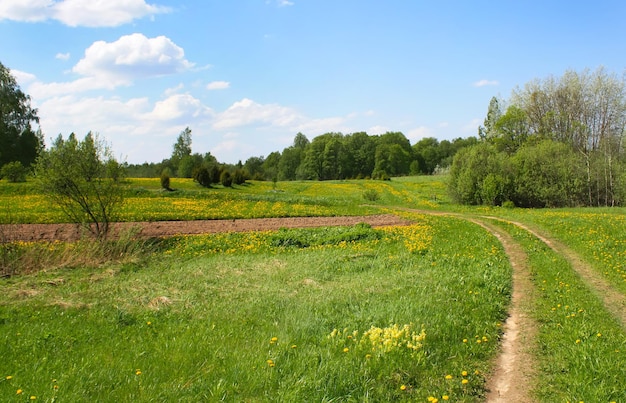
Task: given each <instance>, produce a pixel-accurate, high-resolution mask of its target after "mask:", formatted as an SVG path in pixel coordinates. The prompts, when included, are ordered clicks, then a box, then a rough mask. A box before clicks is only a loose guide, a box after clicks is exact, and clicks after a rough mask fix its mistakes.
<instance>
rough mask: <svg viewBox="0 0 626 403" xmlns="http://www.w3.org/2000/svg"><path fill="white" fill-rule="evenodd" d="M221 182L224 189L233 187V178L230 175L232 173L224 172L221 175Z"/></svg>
mask: <svg viewBox="0 0 626 403" xmlns="http://www.w3.org/2000/svg"><path fill="white" fill-rule="evenodd" d="M220 182H221V183H222V186H224V187H227V188H229V187H231V186H232V185H233V177H232V175H231V174H230V172H228V171H223V172H222V174H221V175H220Z"/></svg>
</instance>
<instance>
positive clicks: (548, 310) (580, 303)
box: [499, 224, 626, 402]
mask: <svg viewBox="0 0 626 403" xmlns="http://www.w3.org/2000/svg"><path fill="white" fill-rule="evenodd" d="M499 225H503V224H499ZM508 230H509V231H510V232H511V233H512V234H513V235H514V237H515V239H516V240H517V241H519V242H521V243H522V245H523V246H524V248H525V250H526V252H527V253H528V255H529V263H530V266H531V270H532V278H533V283H534V285H535V289H536V292H537V296H538V298H537V299H536V300H535V301H534V309H533V311H532V315H533V317H534V319H535V320H536V321H537V322H538V324H539V329H538V330H539V334H538V350H537V351H536V354H535V359H536V360H537V361H538V369H539V374H538V375H539V376H537V383H538V384H537V385H536V387H535V392H536V394H537V398H538V400H539V401H544V402H553V401H559V402H566V401H567V402H583V401H584V402H620V401H623V400H624V398H625V397H626V394H625V392H624V383H623V377H622V370H621V369H622V368H625V367H626V334H625V333H624V330H623V328H622V327H621V325H620V324H619V323H618V322H617V321H616V319H615V318H613V317H612V316H611V315H610V314H609V313H608V312H607V310H606V309H605V308H604V306H603V304H602V302H601V301H600V299H599V298H598V297H597V296H596V295H595V294H594V292H592V291H591V290H590V289H589V288H588V287H587V286H586V285H585V284H584V283H583V282H582V281H581V279H580V277H579V276H578V275H577V274H576V273H575V272H574V271H573V270H572V268H571V266H570V265H569V264H568V262H567V261H566V260H565V259H564V258H563V257H561V256H559V255H557V254H556V253H554V252H553V251H552V250H551V249H549V248H548V247H547V246H546V245H545V244H544V243H543V242H541V241H539V240H538V239H536V238H534V237H533V236H532V235H530V234H529V233H528V232H526V231H523V230H520V229H519V228H517V227H512V226H508Z"/></svg>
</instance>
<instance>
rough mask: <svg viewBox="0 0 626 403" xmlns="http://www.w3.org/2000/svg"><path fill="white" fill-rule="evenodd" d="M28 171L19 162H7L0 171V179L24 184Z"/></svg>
mask: <svg viewBox="0 0 626 403" xmlns="http://www.w3.org/2000/svg"><path fill="white" fill-rule="evenodd" d="M26 174H28V169H26V167H24V165H22V163H21V162H19V161H13V162H9V163H8V164H5V165H4V166H3V167H2V169H0V178H6V180H8V181H9V182H13V183H17V182H26Z"/></svg>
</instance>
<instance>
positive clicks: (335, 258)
mask: <svg viewBox="0 0 626 403" xmlns="http://www.w3.org/2000/svg"><path fill="white" fill-rule="evenodd" d="M172 186H173V187H174V188H176V189H178V190H177V191H176V192H161V191H160V190H159V183H158V179H150V180H146V179H141V180H140V179H131V180H130V181H129V189H128V194H127V196H128V203H127V204H126V205H125V206H124V209H123V211H122V218H123V219H124V220H127V221H140V220H163V219H216V218H252V217H285V216H322V215H363V214H374V213H380V212H381V211H385V212H388V211H398V212H397V214H400V215H403V216H405V217H407V218H410V219H411V220H412V221H413V222H414V224H413V225H411V226H408V227H389V228H382V229H373V228H370V227H368V226H366V225H357V226H352V227H339V228H319V229H306V230H304V229H299V230H296V229H284V230H280V231H267V232H246V233H225V234H215V235H202V236H179V237H173V238H169V239H165V240H160V241H158V242H152V243H150V244H143V245H140V248H139V249H142V250H143V252H146V251H148V252H149V253H148V254H146V253H132V252H133V250H132V248H131V250H130V252H131V253H128V254H126V252H125V250H124V249H123V246H124V245H121V246H120V250H119V251H118V250H117V249H116V252H115V254H116V256H117V255H119V256H122V258H119V259H112V260H110V261H109V262H108V263H98V264H87V263H86V262H87V261H89V259H86V260H83V261H82V263H80V264H74V265H67V264H63V265H58V266H57V265H55V263H54V260H50V263H49V265H48V266H47V267H43V268H42V269H44V270H39V271H36V272H34V273H32V274H28V275H18V276H12V277H9V278H4V279H0V292H2V294H3V295H4V296H5V297H4V298H3V299H2V300H1V301H0V357H2V360H0V401H26V400H30V399H31V397H34V398H36V399H37V400H38V401H72V402H75V401H190V402H191V401H221V400H225V401H328V402H330V401H372V402H374V401H424V402H428V401H430V402H435V401H439V402H442V401H446V400H448V401H455V402H458V401H461V402H470V401H471V402H474V401H482V400H483V399H484V396H485V385H486V381H487V379H488V378H489V376H490V371H491V370H492V368H493V360H494V357H495V356H496V354H497V353H498V350H499V347H498V341H499V337H500V336H501V332H502V328H501V325H502V322H503V321H504V319H505V318H506V311H507V309H508V306H509V302H510V293H511V266H510V264H509V262H508V259H507V256H506V255H505V254H504V252H503V249H502V247H501V245H500V243H499V241H498V240H497V239H496V238H495V237H494V236H492V235H491V234H489V233H488V232H487V231H486V230H485V229H483V228H482V227H480V226H477V225H475V224H473V223H470V222H468V221H466V220H464V219H463V217H470V216H471V217H479V216H495V217H501V218H506V219H509V220H513V221H518V222H523V223H525V224H526V225H529V226H532V227H533V228H536V229H538V230H540V231H541V232H542V233H544V234H547V235H548V236H551V237H553V238H554V239H557V240H559V241H561V242H563V243H564V244H566V245H568V246H569V247H570V248H572V249H573V250H575V251H576V252H577V253H578V255H579V256H580V257H581V258H582V259H583V260H584V261H586V262H588V263H589V264H590V265H591V266H592V267H593V269H594V270H595V271H596V272H597V273H598V274H599V275H600V276H602V278H604V279H606V281H607V282H608V283H609V284H610V285H611V287H613V288H615V289H616V290H618V291H619V292H620V293H622V294H626V267H625V266H624V257H625V255H626V227H625V226H624V217H625V216H626V210H625V209H623V208H614V209H563V210H548V209H546V210H521V209H502V208H485V207H475V208H469V207H459V206H454V205H452V204H450V202H449V200H448V198H447V196H446V192H445V183H444V182H443V181H442V179H441V177H417V178H400V179H395V178H394V179H393V180H392V181H386V182H378V181H366V180H363V181H341V182H279V183H277V184H276V186H274V184H272V183H266V182H252V183H251V184H249V185H246V186H241V187H236V188H234V189H221V188H215V189H202V188H199V187H197V186H196V185H195V184H194V183H193V182H191V181H187V180H173V182H172ZM368 190H374V191H375V192H376V194H377V195H378V199H377V200H374V201H371V200H365V199H364V197H363V195H364V193H365V192H366V191H368ZM0 203H2V204H1V205H2V206H5V212H4V214H3V215H2V220H3V222H5V223H6V222H22V223H28V222H62V221H63V218H62V216H61V215H60V214H59V212H58V211H56V210H55V209H54V208H51V207H50V206H48V205H47V204H46V203H45V200H44V199H43V198H42V196H41V195H39V194H37V192H36V191H35V189H34V188H33V186H32V184H31V183H26V184H7V183H5V182H0ZM394 207H403V208H413V209H423V210H431V211H436V212H443V211H453V212H455V213H461V214H462V215H461V216H459V217H452V216H431V215H424V214H417V213H409V212H401V211H399V210H394V209H393V208H394ZM494 223H496V224H497V225H499V226H500V227H501V228H503V229H504V230H505V231H507V232H508V233H510V234H511V235H513V237H514V239H515V240H516V242H518V243H519V244H520V245H522V247H523V248H524V250H525V251H526V253H527V254H528V257H529V265H530V270H531V272H532V273H531V274H532V280H533V284H534V288H535V292H536V298H535V300H533V305H532V310H531V312H529V314H532V317H533V319H534V320H535V321H536V323H537V327H538V329H537V330H538V335H537V346H536V348H534V350H533V353H534V355H533V357H534V358H533V359H534V360H535V362H536V369H537V370H538V373H537V374H536V382H534V383H533V384H532V385H529V386H528V387H529V389H532V390H533V396H535V397H536V399H537V401H544V402H555V401H556V402H568V401H571V402H580V401H585V402H612V401H615V402H620V401H626V392H624V388H623V380H622V376H621V375H622V374H621V368H624V367H626V329H625V326H624V324H623V323H620V322H619V321H618V320H616V319H615V318H614V317H613V316H611V314H610V313H609V312H608V311H607V310H606V308H605V307H604V306H603V304H602V302H601V300H600V299H599V297H598V295H596V294H594V292H591V291H590V289H589V287H588V285H587V284H585V283H584V281H582V280H581V278H580V277H579V276H577V274H576V273H575V272H574V271H573V270H572V268H571V267H570V265H569V263H568V262H567V261H566V260H565V259H564V258H563V256H560V255H559V254H558V253H555V252H554V251H553V250H551V249H549V248H547V246H546V245H545V244H544V243H542V242H540V241H539V240H538V239H536V238H535V237H534V236H532V235H531V234H529V233H528V232H526V231H523V230H521V229H520V228H519V227H516V226H512V225H510V224H503V223H499V222H496V221H494ZM3 248H4V249H3V250H5V251H7V250H11V251H13V250H14V249H10V248H18V249H19V250H22V249H25V250H28V249H30V250H32V249H36V248H39V249H38V250H39V252H38V253H40V254H42V255H45V254H46V253H48V252H46V251H50V253H53V252H54V251H56V252H54V253H59V254H60V255H63V254H67V253H70V254H71V253H72V249H75V250H76V251H77V252H74V253H75V254H79V255H81V256H89V254H88V253H87V251H88V248H89V246H85V245H83V244H81V243H78V244H75V245H58V244H41V245H40V244H31V245H17V246H16V245H6V244H5V245H3ZM144 249H145V250H144ZM126 255H127V256H126ZM38 256H40V255H38ZM107 256H110V255H107ZM42 261H44V260H42Z"/></svg>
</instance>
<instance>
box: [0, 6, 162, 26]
mask: <svg viewBox="0 0 626 403" xmlns="http://www.w3.org/2000/svg"><path fill="white" fill-rule="evenodd" d="M170 11H171V9H170V8H169V7H164V6H159V5H154V4H147V3H146V2H145V0H107V1H93V0H2V2H0V20H2V19H8V20H14V21H25V22H40V21H46V20H57V21H59V22H61V23H63V24H65V25H68V26H71V27H77V26H84V27H115V26H119V25H122V24H127V23H129V22H132V21H133V20H135V19H138V18H143V17H145V16H154V15H156V14H161V13H168V12H170Z"/></svg>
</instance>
